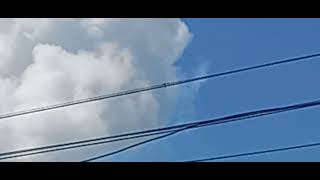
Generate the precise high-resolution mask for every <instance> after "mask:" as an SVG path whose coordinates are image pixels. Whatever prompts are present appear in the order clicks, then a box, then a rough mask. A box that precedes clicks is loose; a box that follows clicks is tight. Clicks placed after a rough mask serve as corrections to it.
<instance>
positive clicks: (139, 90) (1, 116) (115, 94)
mask: <svg viewBox="0 0 320 180" xmlns="http://www.w3.org/2000/svg"><path fill="white" fill-rule="evenodd" d="M318 56H320V53H317V54H311V55H306V56H300V57H295V58H290V59H284V60H281V61H276V62H271V63H266V64H262V65H257V66H251V67H246V68H240V69H237V70H232V71H227V72H222V73H217V74H211V75H207V76H200V77H196V78H191V79H186V80H180V81H173V82H167V83H163V84H157V85H152V86H148V87H144V88H137V89H132V90H127V91H121V92H117V93H113V94H108V95H101V96H96V97H91V98H86V99H80V100H74V101H69V102H65V103H60V104H55V105H49V106H43V107H39V108H33V109H29V110H23V111H17V112H13V113H8V114H3V115H0V119H5V118H10V117H16V116H21V115H25V114H31V113H37V112H42V111H47V110H51V109H57V108H62V107H67V106H72V105H77V104H82V103H88V102H93V101H99V100H103V99H109V98H113V97H119V96H125V95H129V94H135V93H140V92H145V91H151V90H155V89H160V88H166V87H170V86H177V85H181V84H186V83H190V82H194V81H200V80H204V79H210V78H214V77H219V76H225V75H230V74H235V73H240V72H244V71H250V70H254V69H260V68H264V67H271V66H275V65H280V64H285V63H291V62H297V61H301V60H305V59H309V58H314V57H318Z"/></svg>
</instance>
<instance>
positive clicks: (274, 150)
mask: <svg viewBox="0 0 320 180" xmlns="http://www.w3.org/2000/svg"><path fill="white" fill-rule="evenodd" d="M315 146H320V142H317V143H310V144H304V145H298V146H290V147H283V148H277V149H269V150H262V151H253V152H248V153H239V154H232V155H225V156H217V157H210V158H204V159H197V160H192V161H185V162H206V161H215V160H223V159H230V158H236V157H245V156H253V155H258V154H268V153H274V152H280V151H288V150H297V149H303V148H310V147H315Z"/></svg>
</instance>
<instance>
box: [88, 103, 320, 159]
mask: <svg viewBox="0 0 320 180" xmlns="http://www.w3.org/2000/svg"><path fill="white" fill-rule="evenodd" d="M315 102H316V101H315ZM315 102H309V103H304V104H305V105H303V104H298V105H293V106H287V107H288V108H289V109H288V110H284V109H283V108H273V109H274V112H271V111H269V110H260V111H254V112H259V113H260V114H254V112H248V113H242V114H239V115H233V116H228V117H226V118H220V119H219V120H214V121H210V122H208V121H207V123H204V122H200V123H196V124H193V125H189V126H187V127H185V128H182V129H180V130H176V131H174V132H173V133H169V134H166V135H164V136H160V137H157V138H153V139H149V140H146V141H143V142H140V143H136V144H133V145H130V146H127V147H125V148H122V149H120V150H117V151H114V152H111V153H107V154H104V155H100V156H96V157H93V158H89V159H87V160H84V161H82V162H89V161H93V160H97V159H100V158H104V157H108V156H111V155H114V154H118V153H120V152H123V151H126V150H129V149H132V148H134V147H137V146H140V145H143V144H146V143H149V142H152V141H154V140H157V139H162V138H165V137H167V136H170V135H173V134H176V133H178V132H182V131H184V130H188V129H191V128H199V127H203V126H210V125H214V124H221V123H228V122H232V121H238V120H243V119H248V118H254V117H259V116H265V115H269V114H274V113H280V112H285V111H290V110H293V109H292V108H293V107H295V106H296V107H298V108H305V107H308V106H315V105H320V102H319V101H318V103H315ZM242 115H245V116H243V117H241V116H242ZM228 118H229V119H228Z"/></svg>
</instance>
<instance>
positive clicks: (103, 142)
mask: <svg viewBox="0 0 320 180" xmlns="http://www.w3.org/2000/svg"><path fill="white" fill-rule="evenodd" d="M168 132H171V131H168ZM168 132H165V131H164V132H156V133H150V134H144V135H138V136H134V137H127V138H119V139H114V140H107V141H100V142H95V143H87V144H80V145H74V146H68V147H62V148H55V149H50V150H43V151H37V152H32V151H31V153H25V152H30V151H22V152H19V153H6V154H5V153H4V154H5V155H3V156H5V157H1V156H0V160H5V159H12V158H18V157H25V156H31V155H36V154H43V153H50V152H55V151H63V150H69V149H75V148H81V147H87V146H94V145H100V144H106V143H112V142H118V141H123V140H130V139H136V138H141V137H147V136H154V135H158V134H164V133H168ZM20 153H23V154H20ZM12 154H18V155H12ZM8 155H12V156H8Z"/></svg>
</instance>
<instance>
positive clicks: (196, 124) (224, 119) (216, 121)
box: [0, 100, 320, 160]
mask: <svg viewBox="0 0 320 180" xmlns="http://www.w3.org/2000/svg"><path fill="white" fill-rule="evenodd" d="M318 105H320V100H315V101H311V102H306V103H300V104H294V105H289V106H285V107H277V108H269V109H263V110H256V111H251V112H245V113H240V114H236V115H230V116H226V117H222V118H216V119H211V120H206V121H200V122H193V123H185V124H181V125H176V126H170V127H165V128H158V129H151V130H146V131H138V132H134V133H127V134H120V135H115V136H107V137H101V138H96V139H90V140H84V141H75V142H71V143H64V144H57V145H51V146H44V147H39V148H30V149H24V150H18V151H11V152H6V153H1V154H0V160H1V159H9V158H16V157H22V156H28V155H33V154H40V153H46V152H53V151H60V150H67V149H72V148H78V147H85V146H91V145H97V144H104V143H110V142H117V141H121V140H127V139H133V138H138V137H145V136H150V135H155V134H163V133H170V132H173V131H179V132H180V131H181V129H183V130H186V129H191V128H198V127H203V126H210V125H214V124H221V123H227V122H233V121H238V120H243V119H248V118H254V117H260V116H265V115H270V114H275V113H281V112H287V111H292V110H296V109H302V108H308V107H313V106H318ZM148 133H154V134H148ZM140 134H142V135H141V136H135V137H128V138H122V139H114V140H110V141H102V142H97V143H91V144H84V143H89V142H96V141H101V140H106V139H112V138H120V137H126V136H133V135H140ZM143 134H144V135H143ZM77 144H82V145H79V146H71V147H64V148H58V147H63V146H70V145H77ZM51 148H57V149H51ZM44 149H51V150H46V151H40V152H36V153H28V154H22V155H15V156H8V155H14V154H21V153H25V152H30V151H37V150H44ZM121 152H122V151H121ZM3 156H6V157H3ZM1 157H2V158H1Z"/></svg>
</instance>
